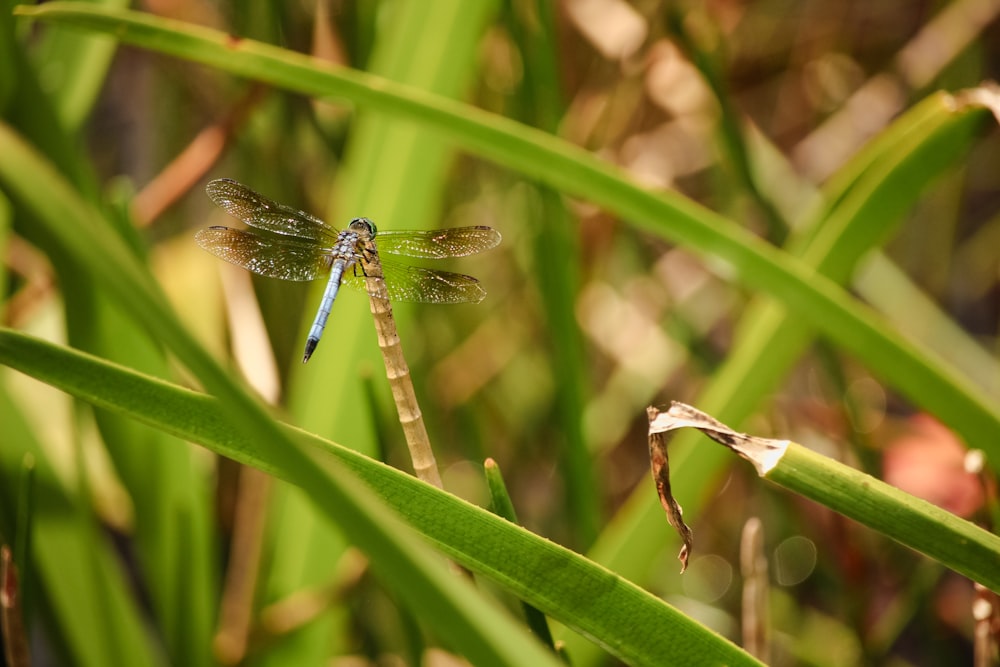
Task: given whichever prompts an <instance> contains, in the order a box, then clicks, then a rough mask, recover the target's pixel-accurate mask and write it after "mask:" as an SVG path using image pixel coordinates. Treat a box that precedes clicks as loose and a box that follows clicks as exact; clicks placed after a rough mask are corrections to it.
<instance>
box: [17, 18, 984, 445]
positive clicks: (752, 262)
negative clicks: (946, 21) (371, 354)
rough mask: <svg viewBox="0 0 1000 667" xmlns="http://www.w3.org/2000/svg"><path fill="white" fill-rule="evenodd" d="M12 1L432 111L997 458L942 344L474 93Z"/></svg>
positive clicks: (316, 87) (151, 43) (423, 115)
mask: <svg viewBox="0 0 1000 667" xmlns="http://www.w3.org/2000/svg"><path fill="white" fill-rule="evenodd" d="M16 11H17V12H18V13H19V14H21V15H24V16H32V17H35V18H43V19H46V20H52V21H59V22H65V23H69V24H74V25H79V26H81V27H85V28H88V29H92V30H98V31H102V32H107V33H111V34H114V35H115V37H116V38H117V39H119V40H121V41H123V42H127V43H130V44H135V45H137V46H140V47H142V48H146V49H151V50H155V51H160V52H162V53H167V54H170V55H174V56H177V57H180V58H184V59H187V60H192V61H195V62H201V63H204V64H206V65H211V66H213V67H216V68H218V69H221V70H224V71H227V72H231V73H232V74H236V75H239V76H245V77H248V78H253V79H257V80H260V81H264V82H267V83H271V84H273V85H277V86H281V87H282V88H285V89H287V90H292V91H297V92H300V93H303V94H306V95H312V96H315V97H317V98H330V97H340V98H347V99H350V100H353V101H355V102H357V103H359V104H363V105H367V106H370V107H371V108H374V109H378V110H380V111H384V112H386V113H394V114H397V115H399V116H401V117H407V118H410V119H413V120H417V121H419V122H422V123H425V124H426V125H427V127H428V128H430V129H432V130H434V131H437V132H440V133H441V134H442V135H443V136H447V137H449V138H451V139H453V140H454V141H455V142H456V143H458V144H460V145H462V146H464V147H465V148H467V149H469V150H471V151H474V152H476V153H478V154H480V155H482V156H485V157H488V158H490V159H492V160H495V161H497V162H499V163H501V164H504V165H506V166H508V167H511V168H513V169H517V170H518V171H520V172H522V173H524V174H526V175H529V176H532V177H534V178H537V179H538V180H540V181H542V182H544V183H547V184H549V185H551V186H553V187H555V188H558V189H560V190H562V191H563V192H565V193H567V194H572V195H575V196H580V197H583V198H586V199H588V200H590V201H593V202H596V203H598V204H600V205H602V206H604V207H606V208H607V209H608V210H610V211H613V212H614V213H616V214H618V215H619V216H621V217H622V218H624V219H626V220H629V221H630V222H632V224H634V225H636V226H637V227H639V228H641V229H645V230H647V231H650V232H652V233H654V234H657V235H660V236H663V237H664V238H667V239H670V240H673V241H676V242H678V243H681V244H683V245H685V246H687V247H689V248H692V249H694V250H696V251H698V252H700V253H703V254H705V255H708V256H713V257H716V258H719V259H721V260H724V261H725V262H727V263H728V264H729V268H730V270H731V272H732V275H733V278H734V279H735V280H738V281H739V282H741V283H743V284H745V285H747V286H750V287H752V288H755V289H759V290H761V291H763V292H766V293H768V294H769V295H771V296H773V297H774V298H776V299H778V300H779V301H781V302H782V304H783V305H784V306H785V307H786V308H788V309H789V310H791V311H793V312H795V313H796V314H797V315H798V316H800V317H802V318H804V319H805V320H807V321H808V322H810V323H811V324H812V325H813V326H815V327H816V328H817V329H819V330H820V331H822V332H823V333H824V334H825V335H827V336H829V337H830V338H831V339H833V340H834V341H836V342H837V343H838V344H840V345H842V346H843V347H844V348H846V349H847V350H849V351H850V352H851V353H852V354H854V355H855V356H856V357H857V358H859V359H860V360H862V361H863V362H864V363H865V364H866V365H867V366H868V367H869V368H871V369H872V370H873V371H875V372H876V373H877V374H879V375H880V376H882V377H883V378H885V379H886V380H888V381H889V382H890V383H891V384H892V385H893V386H894V387H895V388H896V389H897V390H898V391H900V392H901V393H903V394H905V395H906V396H907V397H909V398H910V399H911V400H912V401H913V402H914V403H916V404H918V405H920V406H921V407H923V408H924V409H926V410H928V411H929V412H932V413H933V414H935V415H937V416H938V417H939V418H940V419H941V420H942V421H944V422H945V423H947V424H948V425H949V426H951V427H952V428H954V429H955V430H956V431H958V432H959V433H961V434H962V435H963V437H964V438H965V440H966V441H967V442H968V443H969V444H970V445H972V446H975V447H980V448H982V449H984V450H986V451H987V452H988V453H990V455H991V456H992V457H993V458H997V459H1000V444H998V443H1000V437H998V436H1000V411H998V409H997V408H996V406H993V405H991V404H989V403H988V402H987V401H985V400H984V399H983V397H982V396H981V394H980V393H979V392H978V391H977V390H976V389H975V387H973V386H972V385H971V383H969V382H968V381H967V380H966V379H965V378H963V377H962V376H960V375H959V374H958V373H956V372H955V371H954V370H953V369H952V368H950V367H949V366H948V365H947V364H946V363H945V362H944V361H943V360H942V359H941V358H940V357H939V356H938V355H937V354H935V353H934V352H932V351H930V350H927V349H926V348H924V347H923V346H920V345H917V344H915V343H912V342H909V341H907V340H905V339H904V338H903V337H902V336H900V335H898V334H897V333H895V332H893V331H891V329H890V328H889V327H888V325H887V324H886V323H885V322H884V321H883V320H882V318H880V317H879V316H878V315H877V314H876V313H874V312H872V311H871V310H870V309H868V308H865V307H864V306H862V305H860V304H858V303H857V302H855V301H854V300H853V299H851V298H850V297H849V296H848V295H847V294H846V293H845V292H844V291H843V290H842V289H840V288H839V287H837V286H836V284H835V283H834V282H832V281H831V280H829V279H828V278H826V277H824V276H822V275H820V274H818V273H817V272H816V271H815V270H814V269H813V268H812V267H810V266H808V265H807V264H806V263H805V262H803V261H802V260H800V259H798V258H796V257H793V256H792V255H790V254H788V253H785V252H782V251H780V250H777V249H775V248H773V247H771V246H769V245H767V244H766V243H764V242H763V241H761V240H760V239H758V238H757V237H755V236H753V235H752V234H750V233H749V232H747V231H746V230H744V229H742V228H740V227H738V226H737V225H735V224H733V223H732V222H731V221H729V220H726V219H725V218H723V217H721V216H719V215H718V214H715V213H713V212H711V211H709V210H707V209H705V208H703V207H701V206H700V205H698V204H696V203H694V202H692V201H690V200H688V199H685V198H684V197H682V196H681V195H678V194H676V193H671V192H652V191H649V190H646V189H643V188H641V187H639V186H637V185H635V184H634V183H632V182H631V181H630V180H629V178H628V177H627V175H626V174H624V172H622V171H621V170H619V169H617V168H616V167H614V166H613V165H609V164H607V163H604V162H602V161H601V160H600V159H599V158H597V157H596V156H594V155H592V154H590V153H588V152H587V151H585V150H583V149H581V148H579V147H576V146H573V145H572V144H569V143H568V142H565V141H562V140H560V139H558V138H557V137H554V136H552V135H549V134H546V133H544V132H540V131H538V130H534V129H532V128H529V127H526V126H523V125H521V124H518V123H516V122H514V121H511V120H509V119H506V118H502V117H499V116H496V115H493V114H489V113H486V112H484V111H481V110H478V109H475V108H471V107H469V106H467V105H462V104H459V103H456V102H453V101H451V100H445V99H442V98H440V97H437V96H434V95H430V94H427V93H424V92H422V91H418V90H413V89H411V88H408V87H406V86H401V85H399V84H395V83H392V82H390V81H386V80H384V79H381V78H379V77H376V76H372V75H369V74H365V73H362V72H357V71H354V70H350V69H347V68H335V67H331V66H329V65H327V64H325V63H321V62H319V61H316V60H314V59H311V58H308V57H306V56H303V55H301V54H297V53H293V52H290V51H287V50H283V49H279V48H276V47H273V46H269V45H266V44H261V43H259V42H254V41H252V40H247V39H240V38H234V37H233V36H231V35H225V34H223V33H220V32H218V31H215V30H210V29H208V28H202V27H198V26H192V25H189V24H184V23H181V22H178V21H170V20H166V19H162V18H159V17H155V16H151V15H148V14H142V13H138V12H127V11H112V10H106V9H100V8H90V7H84V6H80V5H77V4H73V3H61V2H54V3H47V4H45V5H41V6H38V7H23V6H22V7H18V8H17V10H16Z"/></svg>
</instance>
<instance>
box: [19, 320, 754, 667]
mask: <svg viewBox="0 0 1000 667" xmlns="http://www.w3.org/2000/svg"><path fill="white" fill-rule="evenodd" d="M0 363H3V364H6V365H8V366H10V367H12V368H15V369H17V370H19V371H21V372H24V373H28V374H30V375H31V376H33V377H35V378H37V379H39V380H41V381H43V382H46V383H48V384H51V385H52V386H54V387H57V388H59V389H61V390H63V391H66V392H68V393H70V394H72V395H74V396H77V397H79V398H81V399H83V400H85V401H89V402H91V403H93V404H94V405H96V406H100V407H102V408H105V409H107V410H113V411H116V412H118V413H120V414H124V415H128V416H130V417H133V418H135V419H138V420H139V421H141V422H143V423H145V424H148V425H150V426H154V427H156V428H158V429H162V430H164V431H166V432H167V433H170V434H172V435H175V436H177V437H178V438H182V439H185V440H191V441H193V442H197V443H199V444H201V445H203V446H205V447H206V448H208V449H210V450H212V451H214V452H216V453H218V454H221V455H223V456H227V457H229V458H232V459H234V460H236V461H239V462H241V463H245V464H247V465H251V466H254V467H255V468H258V469H260V470H263V471H265V472H268V473H270V474H273V475H276V476H278V477H281V478H284V479H286V480H288V481H290V482H292V483H295V484H301V483H303V481H304V480H302V479H301V478H300V476H299V474H298V473H297V472H296V470H295V469H293V468H291V467H289V466H288V465H287V463H286V461H284V460H283V458H282V457H280V456H275V453H274V451H273V450H272V451H268V450H267V449H264V448H261V447H259V446H258V445H257V444H256V443H254V442H253V441H251V440H247V439H246V438H243V437H241V436H240V435H239V434H238V433H235V432H234V431H233V430H232V428H230V426H229V425H228V419H227V416H226V415H225V412H224V410H223V408H222V405H221V404H220V402H219V401H218V400H217V399H215V398H212V397H210V396H206V395H204V394H199V393H196V392H193V391H190V390H188V389H184V388H182V387H178V386H176V385H173V384H170V383H168V382H165V381H163V380H159V379H156V378H152V377H148V376H144V375H141V374H139V373H136V372H134V371H131V370H128V369H125V368H123V367H121V366H116V365H115V364H112V363H109V362H106V361H102V360H99V359H97V358H95V357H91V356H89V355H85V354H83V353H81V352H76V351H73V350H70V349H68V348H62V347H58V346H54V345H51V344H49V343H45V342H42V341H39V340H37V339H34V338H31V337H29V336H26V335H24V334H21V333H17V332H14V331H10V330H5V329H0ZM282 431H283V433H284V434H285V435H286V436H287V437H289V438H291V439H294V440H295V441H296V442H298V443H300V444H302V445H303V446H304V447H305V449H306V450H307V451H308V452H309V454H310V456H311V457H313V458H316V459H320V458H329V457H331V456H332V457H333V458H335V459H336V460H337V461H338V462H339V463H341V464H342V465H343V466H344V467H345V468H346V469H347V470H350V471H351V472H352V473H353V475H354V476H355V477H356V478H357V479H358V480H361V481H362V482H364V484H365V485H366V486H368V487H369V489H370V490H371V491H372V492H373V493H376V494H378V495H379V496H381V497H382V499H383V500H384V501H385V502H386V503H388V504H389V505H390V506H391V507H392V508H394V509H395V510H396V511H397V512H399V514H401V515H402V516H403V517H404V518H405V519H406V520H407V521H408V522H409V523H410V524H411V525H412V526H413V527H414V528H416V529H417V530H419V531H420V532H421V533H423V534H424V536H425V537H427V538H428V539H430V540H431V541H432V542H433V543H434V544H435V545H436V546H438V547H439V548H440V549H441V550H442V551H443V552H444V553H446V554H447V555H448V556H449V557H451V558H453V559H454V560H455V561H457V562H458V563H460V564H461V565H464V566H465V567H467V568H469V569H470V570H473V571H474V572H477V573H479V574H482V575H485V576H487V577H489V578H490V579H493V580H494V581H496V582H498V583H499V584H501V585H502V586H504V587H506V588H507V589H509V590H510V591H511V592H512V593H513V594H514V595H516V596H517V597H519V598H521V599H523V600H525V601H526V602H529V603H531V604H532V605H534V606H535V607H537V608H538V609H540V610H542V611H543V612H545V613H546V614H548V615H550V616H552V617H553V618H556V619H558V620H559V621H561V622H562V623H564V624H566V625H568V626H569V627H572V628H573V629H574V630H576V631H578V632H580V633H582V634H584V635H586V636H588V637H590V638H591V639H593V640H594V641H596V642H597V643H599V644H600V645H602V646H603V647H604V648H606V649H607V650H608V651H610V652H611V653H613V654H614V655H616V656H618V657H619V658H621V659H622V660H625V661H627V662H628V663H629V664H635V665H662V664H677V665H718V664H728V665H752V664H757V662H756V661H755V660H754V659H753V658H752V657H750V656H749V655H748V654H746V653H744V652H743V651H742V650H740V649H739V648H737V647H736V646H734V645H733V644H731V643H730V642H728V641H727V640H725V639H723V638H722V637H720V636H718V635H716V634H715V633H713V632H712V631H710V630H707V629H706V628H704V627H703V626H701V625H699V624H698V623H696V622H695V621H693V620H691V619H690V618H688V617H686V616H684V615H683V614H681V613H680V612H678V611H677V610H675V609H674V608H673V607H671V606H669V605H668V604H666V603H665V602H663V601H662V600H659V599H657V598H655V597H653V596H652V595H650V594H649V593H647V592H646V591H644V590H642V589H641V588H639V587H637V586H635V585H634V584H632V583H630V582H629V581H626V580H625V579H622V578H621V577H619V576H618V575H615V574H613V573H612V572H610V571H608V570H606V569H605V568H603V567H601V566H600V565H597V564H596V563H593V562H591V561H588V560H587V559H585V558H584V557H582V556H580V555H579V554H576V553H574V552H572V551H569V550H568V549H565V548H564V547H561V546H559V545H557V544H555V543H553V542H550V541H548V540H546V539H543V538H541V537H538V536H537V535H534V534H533V533H530V532H528V531H527V530H525V529H523V528H521V527H520V526H518V525H516V524H513V523H511V522H509V521H507V520H505V519H503V518H501V517H498V516H496V515H494V514H492V513H490V512H488V511H486V510H484V509H481V508H479V507H476V506H474V505H471V504H469V503H467V502H465V501H464V500H462V499H460V498H457V497H455V496H452V495H450V494H448V493H446V492H444V491H441V490H440V489H437V488H434V487H432V486H429V485H427V484H425V483H423V482H421V481H419V480H417V479H416V478H414V477H412V476H410V475H407V474H406V473H403V472H401V471H399V470H396V469H395V468H392V467H389V466H387V465H384V464H382V463H380V462H378V461H374V460H372V459H369V458H367V457H365V456H363V455H361V454H358V453H357V452H355V451H353V450H351V449H348V448H346V447H342V446H340V445H337V444H334V443H332V442H329V441H327V440H323V439H322V438H319V437H317V436H315V435H312V434H309V433H306V432H304V431H301V430H299V429H296V428H294V427H291V426H283V428H282ZM312 499H313V501H314V502H315V503H317V505H320V506H322V505H324V504H327V503H334V502H339V501H340V499H339V498H338V497H336V496H335V495H331V494H327V493H322V492H319V493H318V494H316V495H313V496H312ZM341 510H342V511H345V512H346V511H350V510H348V509H347V508H341ZM479 664H483V663H479ZM520 664H532V665H535V664H540V663H537V662H523V663H520Z"/></svg>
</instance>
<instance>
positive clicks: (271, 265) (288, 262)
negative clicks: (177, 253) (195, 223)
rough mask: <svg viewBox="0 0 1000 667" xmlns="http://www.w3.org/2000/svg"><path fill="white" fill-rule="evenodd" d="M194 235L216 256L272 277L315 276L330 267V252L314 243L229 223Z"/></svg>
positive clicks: (326, 271)
mask: <svg viewBox="0 0 1000 667" xmlns="http://www.w3.org/2000/svg"><path fill="white" fill-rule="evenodd" d="M194 239H195V241H197V242H198V245H200V246H201V247H202V248H204V249H205V250H207V251H209V252H210V253H212V254H213V255H215V256H216V257H218V258H220V259H224V260H226V261H227V262H230V263H232V264H235V265H237V266H242V267H243V268H244V269H246V270H248V271H253V272H254V273H256V274H258V275H262V276H267V277H269V278H281V279H282V280H312V279H313V278H316V277H317V276H320V275H322V274H324V273H329V271H330V254H329V252H328V251H327V250H326V249H325V248H323V247H322V246H319V245H316V244H314V243H307V242H305V241H296V240H293V239H280V238H274V239H270V238H264V237H263V236H259V235H257V234H254V233H253V232H247V231H243V230H242V229H231V228H229V227H209V228H208V229H202V230H199V231H198V233H197V234H195V235H194Z"/></svg>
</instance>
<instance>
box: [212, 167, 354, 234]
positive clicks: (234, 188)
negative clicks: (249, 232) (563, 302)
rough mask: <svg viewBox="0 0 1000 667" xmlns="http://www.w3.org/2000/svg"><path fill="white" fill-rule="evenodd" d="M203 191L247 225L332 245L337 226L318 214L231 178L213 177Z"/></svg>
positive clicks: (220, 206)
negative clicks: (262, 192) (302, 209)
mask: <svg viewBox="0 0 1000 667" xmlns="http://www.w3.org/2000/svg"><path fill="white" fill-rule="evenodd" d="M205 192H207V193H208V196H209V197H211V198H212V201H214V202H215V203H216V204H217V205H218V206H219V208H221V209H223V210H224V211H225V212H226V213H228V214H229V215H231V216H233V217H234V218H239V219H240V220H242V221H243V222H245V223H247V224H248V225H250V226H251V227H256V228H257V229H263V230H264V231H268V232H272V233H274V234H283V235H286V236H298V237H301V238H304V239H310V240H313V241H319V242H320V243H321V244H322V245H325V246H332V245H333V244H334V243H335V239H336V238H337V230H336V229H334V228H333V227H330V226H329V225H327V224H326V223H325V222H323V221H322V220H320V219H319V218H316V217H313V216H311V215H309V214H308V213H306V212H304V211H299V210H297V209H294V208H292V207H291V206H285V205H284V204H279V203H277V202H274V201H271V200H270V199H268V198H267V197H265V196H264V195H262V194H259V193H257V192H254V191H253V190H251V189H250V188H248V187H247V186H245V185H243V184H241V183H237V182H236V181H234V180H232V179H229V178H219V179H216V180H214V181H212V182H211V183H209V184H208V185H206V186H205Z"/></svg>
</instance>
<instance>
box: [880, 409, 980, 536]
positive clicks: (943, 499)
mask: <svg viewBox="0 0 1000 667" xmlns="http://www.w3.org/2000/svg"><path fill="white" fill-rule="evenodd" d="M908 430H909V432H908V433H906V434H904V435H901V436H899V437H898V438H896V439H895V440H894V441H893V442H892V443H891V444H890V445H889V446H888V448H887V449H886V452H885V456H884V458H883V469H884V475H885V481H886V482H887V483H889V484H892V485H893V486H895V487H897V488H899V489H902V490H903V491H906V492H907V493H911V494H913V495H915V496H917V497H918V498H923V499H924V500H927V501H928V502H931V503H934V504H935V505H937V506H938V507H941V508H944V509H946V510H948V511H949V512H953V513H954V514H957V515H958V516H962V517H968V516H969V515H971V514H972V513H973V512H975V511H976V510H977V509H978V508H979V507H980V506H981V505H982V504H983V488H982V485H981V484H980V483H979V480H978V479H977V478H976V476H975V475H974V474H971V473H968V472H966V471H965V468H964V465H963V462H964V459H965V454H966V450H965V447H963V446H962V444H961V443H960V442H959V441H958V439H957V438H956V437H955V436H954V435H953V434H952V432H951V431H949V430H948V429H947V428H945V427H944V426H942V425H941V424H940V423H939V422H938V421H936V420H935V419H933V418H931V417H929V416H927V415H922V414H921V415H917V416H915V417H913V418H912V419H911V420H910V428H909V429H908Z"/></svg>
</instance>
